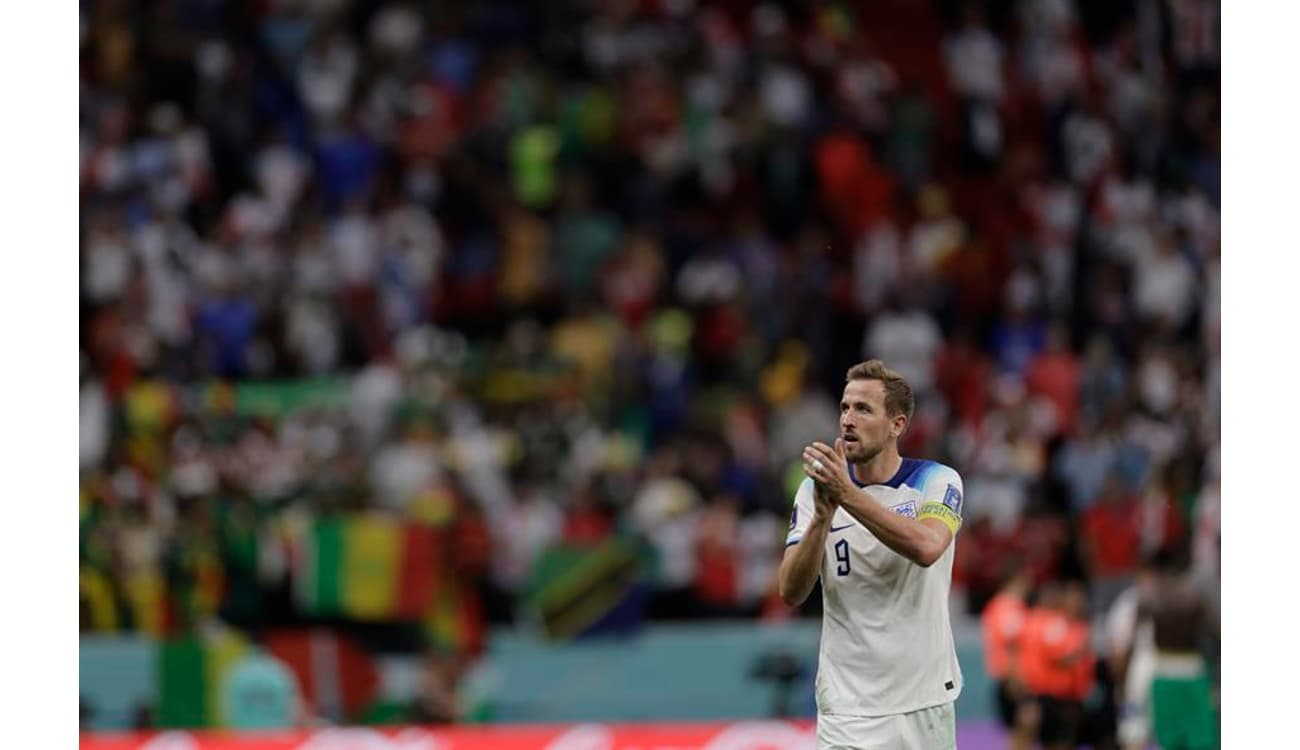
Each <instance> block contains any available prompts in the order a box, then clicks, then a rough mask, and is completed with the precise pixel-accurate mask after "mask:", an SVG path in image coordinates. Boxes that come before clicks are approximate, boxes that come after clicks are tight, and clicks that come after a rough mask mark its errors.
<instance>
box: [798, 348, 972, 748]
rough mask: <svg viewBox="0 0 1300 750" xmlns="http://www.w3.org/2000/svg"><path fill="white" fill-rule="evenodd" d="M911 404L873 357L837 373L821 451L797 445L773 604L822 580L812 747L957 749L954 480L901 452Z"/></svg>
mask: <svg viewBox="0 0 1300 750" xmlns="http://www.w3.org/2000/svg"><path fill="white" fill-rule="evenodd" d="M914 408H915V398H914V397H913V395H912V389H911V387H910V386H909V385H908V383H907V381H906V380H904V379H903V377H902V376H900V375H899V374H898V373H896V372H894V371H892V370H890V369H888V368H887V367H885V365H884V363H882V362H880V361H879V360H870V361H868V362H863V363H861V364H858V365H855V366H854V367H852V368H851V369H850V370H849V371H848V377H847V383H846V384H845V386H844V395H843V398H842V399H841V401H840V436H839V438H838V439H837V440H836V441H835V446H834V447H833V448H832V447H831V446H829V445H827V444H825V443H821V442H817V443H813V444H812V445H810V446H808V447H807V448H806V449H805V450H804V454H803V462H804V466H803V468H804V472H805V473H806V474H807V475H808V478H807V479H805V480H804V481H803V483H801V484H800V486H799V490H798V492H797V493H796V494H795V501H794V510H793V511H792V513H791V516H790V534H789V536H788V537H787V539H786V550H785V557H784V558H783V559H782V561H781V568H780V576H779V577H780V581H779V584H780V593H781V598H782V599H783V600H784V601H785V602H786V603H787V604H789V605H791V606H797V605H799V604H801V603H802V602H803V601H804V600H805V599H806V598H807V597H808V594H809V593H810V592H811V591H812V588H813V584H814V583H816V582H817V579H818V577H820V578H821V582H822V602H823V615H822V636H821V652H820V654H819V659H818V666H817V683H816V685H817V687H816V697H817V745H818V747H819V748H823V749H830V748H870V749H871V750H881V749H884V748H889V749H891V750H892V749H893V748H899V749H900V750H902V749H907V750H910V749H911V748H917V750H945V749H947V748H955V747H956V745H957V725H956V717H955V713H954V709H953V702H954V701H955V700H956V699H957V696H958V695H959V694H960V693H961V688H962V675H961V669H960V667H959V666H958V664H957V653H956V650H955V648H954V646H953V639H952V625H951V623H950V622H949V620H948V592H949V588H950V586H951V584H952V558H953V546H952V542H953V538H954V536H955V535H956V534H957V529H958V528H960V526H961V505H962V481H961V477H960V476H959V475H958V474H957V472H956V471H954V470H953V469H951V468H949V467H948V466H944V465H943V464H940V463H936V462H934V461H926V460H920V459H913V458H903V457H902V456H900V455H899V453H898V440H899V438H900V437H901V436H902V435H903V433H904V432H905V431H906V430H907V426H908V422H909V421H910V420H911V418H912V412H913V410H914Z"/></svg>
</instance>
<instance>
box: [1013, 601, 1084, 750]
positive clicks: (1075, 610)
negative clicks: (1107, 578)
mask: <svg viewBox="0 0 1300 750" xmlns="http://www.w3.org/2000/svg"><path fill="white" fill-rule="evenodd" d="M1086 609H1087V593H1086V589H1084V587H1083V585H1082V584H1081V583H1079V582H1077V581H1071V582H1068V583H1059V582H1055V581H1053V582H1050V583H1048V584H1046V585H1044V586H1043V587H1042V588H1041V589H1040V591H1039V596H1038V602H1037V604H1035V605H1034V607H1033V608H1031V609H1030V611H1029V614H1028V615H1027V616H1026V618H1025V627H1024V630H1023V631H1022V632H1023V635H1022V641H1021V646H1020V655H1021V661H1020V663H1021V674H1022V675H1023V677H1024V683H1025V688H1026V689H1027V690H1028V692H1029V693H1030V695H1032V696H1033V699H1034V701H1035V702H1036V703H1037V705H1038V709H1039V726H1038V740H1039V742H1041V743H1042V744H1043V747H1044V748H1046V750H1057V749H1061V750H1064V748H1073V747H1074V746H1075V743H1076V742H1077V741H1078V740H1079V730H1080V726H1081V723H1082V718H1083V697H1084V696H1086V695H1087V693H1088V692H1089V691H1090V690H1091V689H1092V673H1091V670H1092V664H1093V660H1092V655H1091V653H1090V651H1089V646H1088V625H1087V621H1086V620H1085V619H1084V618H1085V616H1086Z"/></svg>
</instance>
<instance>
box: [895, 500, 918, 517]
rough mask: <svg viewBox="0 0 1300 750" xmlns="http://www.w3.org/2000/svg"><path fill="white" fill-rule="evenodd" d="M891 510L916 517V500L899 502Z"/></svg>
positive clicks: (901, 514)
mask: <svg viewBox="0 0 1300 750" xmlns="http://www.w3.org/2000/svg"><path fill="white" fill-rule="evenodd" d="M890 510H892V511H894V512H895V513H897V514H898V515H900V516H907V517H908V518H916V501H915V500H908V501H907V502H905V503H899V504H898V505H895V506H893V507H891V508H890Z"/></svg>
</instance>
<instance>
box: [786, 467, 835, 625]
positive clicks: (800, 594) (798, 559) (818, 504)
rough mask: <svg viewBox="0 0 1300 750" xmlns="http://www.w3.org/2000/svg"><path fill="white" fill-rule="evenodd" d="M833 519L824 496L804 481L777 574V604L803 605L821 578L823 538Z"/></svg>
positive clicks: (800, 487)
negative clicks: (779, 600)
mask: <svg viewBox="0 0 1300 750" xmlns="http://www.w3.org/2000/svg"><path fill="white" fill-rule="evenodd" d="M810 509H811V512H810ZM834 515H835V507H834V506H833V505H831V504H830V502H829V499H828V497H827V496H826V493H825V492H818V491H816V490H815V489H814V487H813V483H812V482H810V481H807V480H804V482H803V484H801V485H800V486H799V493H798V494H797V495H796V496H795V503H794V510H793V511H792V513H791V518H790V535H789V537H787V539H786V545H785V555H784V556H783V557H782V558H781V567H780V570H779V571H778V573H777V589H778V591H779V592H780V594H781V601H783V602H785V603H786V604H787V605H789V606H791V607H797V606H799V605H800V604H803V603H804V600H805V599H807V598H808V594H810V593H812V589H813V584H814V583H816V582H817V576H819V575H821V570H822V561H823V558H824V557H825V555H826V534H827V532H828V530H829V529H830V526H831V518H832V517H833V516H834Z"/></svg>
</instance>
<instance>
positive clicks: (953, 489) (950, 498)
mask: <svg viewBox="0 0 1300 750" xmlns="http://www.w3.org/2000/svg"><path fill="white" fill-rule="evenodd" d="M943 504H944V505H946V506H948V507H949V508H950V509H951V510H952V512H953V513H957V514H960V513H961V490H959V489H957V485H955V484H950V485H948V491H947V492H945V493H943Z"/></svg>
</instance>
